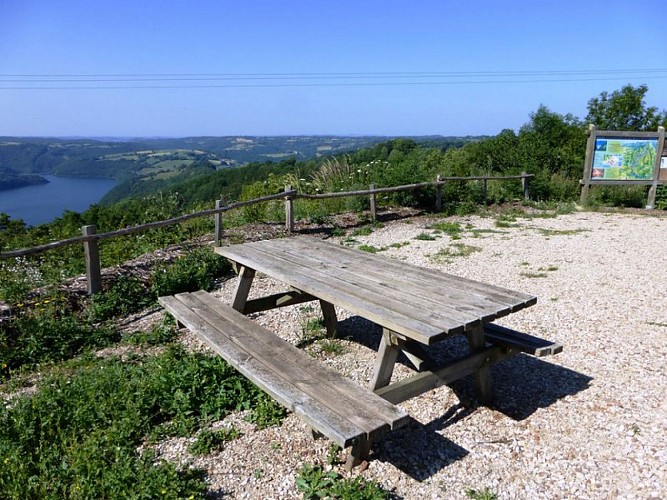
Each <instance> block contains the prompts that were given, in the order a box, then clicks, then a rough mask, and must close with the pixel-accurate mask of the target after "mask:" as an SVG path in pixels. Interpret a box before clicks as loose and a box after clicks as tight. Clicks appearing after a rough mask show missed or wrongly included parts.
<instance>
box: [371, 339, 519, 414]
mask: <svg viewBox="0 0 667 500" xmlns="http://www.w3.org/2000/svg"><path fill="white" fill-rule="evenodd" d="M518 352H519V351H515V350H512V349H506V348H503V347H499V346H492V347H488V348H486V349H485V350H484V351H481V352H477V353H474V354H469V355H467V356H464V357H463V358H461V359H458V360H456V361H454V362H452V363H449V364H448V365H446V366H443V367H441V368H438V369H436V370H433V371H425V372H422V373H418V374H416V375H413V376H412V377H409V378H405V379H403V380H399V381H398V382H394V383H393V384H391V385H387V386H385V387H380V388H378V389H376V390H375V394H377V395H378V396H382V397H383V398H384V399H386V400H387V401H389V402H390V403H393V404H400V403H402V402H403V401H407V400H408V399H412V398H415V397H417V396H419V395H421V394H424V393H425V392H428V391H430V390H432V389H435V388H437V387H441V386H443V385H447V384H451V383H452V382H454V381H455V380H458V379H460V378H463V377H466V376H468V375H472V374H474V373H475V372H476V371H477V370H478V369H479V367H480V366H482V365H483V364H484V363H487V362H488V363H497V362H498V361H501V360H503V359H505V358H508V357H510V356H513V355H514V354H517V353H518Z"/></svg>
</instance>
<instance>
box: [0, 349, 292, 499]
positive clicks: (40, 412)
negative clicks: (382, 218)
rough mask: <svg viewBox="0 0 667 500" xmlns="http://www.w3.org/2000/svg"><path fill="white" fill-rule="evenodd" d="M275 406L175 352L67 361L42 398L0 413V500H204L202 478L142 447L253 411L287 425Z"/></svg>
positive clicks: (237, 380)
mask: <svg viewBox="0 0 667 500" xmlns="http://www.w3.org/2000/svg"><path fill="white" fill-rule="evenodd" d="M276 407H277V405H276V404H275V403H272V402H271V400H270V398H268V396H266V395H265V394H264V393H262V392H261V391H260V390H259V389H257V388H256V387H255V386H254V385H252V384H251V383H250V382H249V381H248V380H247V379H245V378H244V377H242V376H240V375H239V374H238V373H237V372H236V371H235V370H233V369H232V368H231V367H230V366H229V365H227V364H226V363H225V362H224V361H222V359H220V358H219V357H217V356H216V357H211V356H206V355H204V354H191V353H186V352H185V351H184V350H183V349H182V348H181V347H180V346H177V345H170V346H168V347H167V348H166V349H165V350H164V351H163V352H162V353H160V354H159V355H155V356H143V357H139V356H135V357H132V356H129V357H127V358H126V359H123V360H121V359H120V358H117V357H111V358H106V359H100V358H97V357H95V356H92V355H88V356H86V357H84V358H79V359H75V360H72V361H69V362H65V363H64V364H63V367H61V368H60V369H59V370H58V371H56V372H54V373H53V374H51V375H48V376H46V377H44V378H43V379H42V380H41V382H40V383H39V386H38V390H37V392H36V393H35V394H34V395H32V396H30V397H28V396H18V397H16V398H14V399H12V405H10V406H9V407H8V406H7V405H4V406H2V407H0V461H1V462H2V464H3V467H2V468H0V492H2V496H3V497H4V498H70V497H74V498H117V497H123V498H128V497H130V498H142V497H143V498H154V497H156V496H164V497H166V498H187V497H190V496H194V497H197V498H203V494H204V492H205V490H206V483H205V482H204V480H203V476H202V473H201V472H200V471H196V470H189V469H186V470H177V469H176V468H175V466H173V465H171V464H168V463H166V462H161V461H158V462H157V463H154V462H155V455H154V453H153V452H152V451H151V448H150V446H149V447H148V448H147V450H146V451H145V452H144V453H142V454H139V453H138V452H137V447H138V446H139V445H140V444H141V443H142V442H144V441H145V440H147V439H148V440H149V441H150V440H156V439H159V438H162V437H164V436H168V435H188V434H189V433H192V432H194V431H196V429H198V428H200V427H202V426H204V425H206V424H207V423H208V422H211V421H213V420H217V419H220V418H222V417H223V416H224V415H225V414H227V413H228V412H230V411H234V410H240V409H252V411H251V412H250V413H251V415H252V418H253V419H254V421H256V422H257V423H258V424H267V423H268V422H275V421H276V418H277V417H278V421H279V413H280V412H278V411H277V410H276ZM281 411H283V412H284V410H281ZM219 437H220V436H218V437H215V438H214V437H211V438H207V442H202V444H200V445H199V447H200V448H202V449H203V448H205V447H207V446H212V445H213V443H214V442H215V441H216V439H217V438H219ZM228 437H229V436H228ZM202 441H204V440H203V439H202Z"/></svg>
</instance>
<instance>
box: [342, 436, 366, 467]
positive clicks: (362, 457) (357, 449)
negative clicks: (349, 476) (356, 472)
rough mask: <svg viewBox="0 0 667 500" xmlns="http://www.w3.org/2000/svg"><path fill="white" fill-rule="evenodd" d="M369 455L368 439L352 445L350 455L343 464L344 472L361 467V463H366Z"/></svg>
mask: <svg viewBox="0 0 667 500" xmlns="http://www.w3.org/2000/svg"><path fill="white" fill-rule="evenodd" d="M370 453H371V440H370V439H360V440H359V441H357V442H356V443H354V444H353V445H352V449H351V450H350V454H349V455H348V456H347V461H346V462H345V470H346V471H347V472H351V471H352V469H353V468H354V467H356V466H357V465H361V464H362V463H363V462H366V461H368V457H369V455H370Z"/></svg>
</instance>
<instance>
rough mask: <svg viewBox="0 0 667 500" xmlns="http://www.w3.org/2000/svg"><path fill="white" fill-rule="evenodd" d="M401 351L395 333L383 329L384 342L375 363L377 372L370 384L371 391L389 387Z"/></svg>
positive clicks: (382, 341)
mask: <svg viewBox="0 0 667 500" xmlns="http://www.w3.org/2000/svg"><path fill="white" fill-rule="evenodd" d="M399 351H400V349H399V347H398V341H397V339H396V337H395V336H394V333H393V332H392V331H391V330H388V329H387V328H383V329H382V340H381V341H380V347H379V348H378V355H377V358H376V361H375V371H374V373H373V379H372V380H371V384H370V389H371V391H374V390H376V389H379V388H380V387H384V386H386V385H389V382H390V381H391V375H392V373H394V365H395V364H396V358H397V357H398V353H399Z"/></svg>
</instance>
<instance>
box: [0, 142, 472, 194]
mask: <svg viewBox="0 0 667 500" xmlns="http://www.w3.org/2000/svg"><path fill="white" fill-rule="evenodd" d="M386 139H387V138H386V137H379V136H363V137H362V136H359V137H345V136H274V137H257V136H248V137H238V136H228V137H185V138H169V139H163V138H152V139H133V140H122V141H119V140H109V139H105V140H95V139H57V138H17V137H0V190H2V189H12V188H15V187H20V186H21V185H27V184H30V183H35V182H45V181H44V180H43V179H41V180H40V178H39V177H35V176H40V175H59V176H64V177H105V178H111V179H115V180H118V181H120V182H121V185H120V186H119V187H118V189H117V190H116V191H115V192H114V193H111V194H110V196H109V200H112V201H118V200H120V199H122V198H124V197H127V196H134V195H144V194H147V193H151V192H154V191H156V190H159V189H162V188H164V187H165V186H167V185H170V184H174V183H178V182H182V181H186V180H188V179H191V178H194V177H198V176H200V175H201V174H206V173H211V172H212V171H215V170H220V169H223V168H226V167H235V166H242V165H246V164H249V163H253V162H256V163H266V162H281V161H284V160H287V159H293V160H297V161H303V160H308V159H314V158H319V157H322V156H328V155H336V154H343V153H348V152H351V151H357V150H359V149H362V148H367V147H370V146H373V145H375V144H378V143H380V142H382V141H384V140H386ZM420 140H422V141H424V142H428V143H429V144H430V145H434V146H437V145H439V146H441V147H448V146H451V145H462V144H464V143H465V142H466V141H467V140H469V139H468V138H446V137H439V136H434V137H424V138H420ZM28 175H32V176H33V177H27V176H28ZM137 180H141V181H142V183H143V182H146V183H147V184H144V185H141V184H140V185H137V183H136V181H137ZM124 183H126V184H124Z"/></svg>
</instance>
